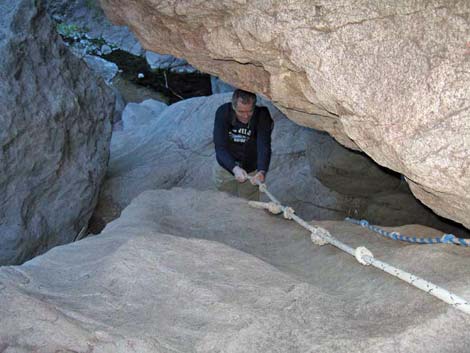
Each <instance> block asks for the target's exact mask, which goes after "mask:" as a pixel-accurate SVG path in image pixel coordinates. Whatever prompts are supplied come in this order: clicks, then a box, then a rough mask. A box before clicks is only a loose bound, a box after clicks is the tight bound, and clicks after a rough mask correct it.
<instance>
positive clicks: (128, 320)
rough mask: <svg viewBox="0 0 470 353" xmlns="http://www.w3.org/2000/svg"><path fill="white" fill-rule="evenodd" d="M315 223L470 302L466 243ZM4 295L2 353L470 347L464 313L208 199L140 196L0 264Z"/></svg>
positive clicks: (282, 225)
mask: <svg viewBox="0 0 470 353" xmlns="http://www.w3.org/2000/svg"><path fill="white" fill-rule="evenodd" d="M319 225H321V226H323V227H326V228H327V229H329V231H330V232H331V234H332V235H333V236H335V237H336V238H338V239H339V240H340V241H343V242H345V243H346V244H348V245H350V246H352V247H356V246H359V245H364V244H367V247H368V248H369V249H370V250H371V251H372V252H373V253H374V255H375V257H376V258H377V259H379V260H382V261H385V262H388V263H391V264H393V265H395V266H397V267H399V268H402V269H406V270H407V271H410V272H412V273H415V274H419V275H420V276H422V277H424V278H425V279H427V280H430V281H433V282H435V283H436V284H438V285H441V286H443V287H445V288H447V289H449V290H451V291H453V292H456V293H458V294H459V295H460V296H462V297H464V298H469V297H470V290H469V286H468V283H469V281H470V275H469V272H468V264H467V256H466V249H465V248H462V247H457V246H453V245H443V244H441V245H434V246H433V247H427V246H421V245H411V244H404V243H398V242H393V241H391V240H388V239H384V238H380V237H379V236H377V235H376V234H374V233H370V232H368V231H365V230H364V229H363V228H361V227H359V226H356V225H352V224H345V223H344V222H324V223H321V224H319ZM415 231H418V232H420V231H421V232H425V233H427V234H429V233H430V231H431V230H429V229H425V228H423V227H421V228H415ZM410 254H413V256H410ZM423 259H428V260H423ZM444 269H445V270H444ZM0 293H1V295H0V317H1V318H2V324H1V325H0V349H2V351H4V352H37V353H50V352H96V353H105V352H113V353H121V352H122V353H133V352H134V353H150V352H152V353H154V352H207V353H211V352H214V353H215V352H240V353H245V352H250V353H257V352H260V353H261V352H263V353H264V352H291V353H305V352H325V353H327V352H332V353H333V352H334V353H343V352H344V353H345V352H348V353H355V352H357V353H359V352H360V353H379V352H380V353H392V352H414V353H421V352H422V353H441V352H449V353H450V352H455V353H457V352H466V350H467V347H468V346H469V345H470V337H469V335H468V334H467V331H468V329H467V328H468V325H470V316H468V315H467V314H464V313H462V312H460V311H458V310H457V309H455V308H453V307H451V306H449V305H448V304H445V303H443V302H442V301H439V300H437V299H436V298H435V297H432V296H430V295H428V294H426V293H425V292H423V291H419V290H418V289H416V288H413V287H411V286H409V285H408V284H406V283H404V282H402V281H399V280H397V279H395V278H393V277H391V276H390V275H388V274H386V273H385V272H382V271H379V270H378V269H375V268H372V267H371V266H368V267H366V266H362V265H360V264H359V263H358V262H357V261H356V259H355V258H354V257H352V256H350V255H348V254H346V253H344V252H341V251H339V250H338V249H336V248H334V247H332V246H329V245H326V246H323V247H319V246H316V245H314V244H312V243H311V241H310V237H309V234H308V232H306V231H305V230H303V229H301V228H299V227H298V226H297V225H296V224H295V223H293V222H291V221H287V220H285V219H283V218H282V217H275V216H272V215H269V214H267V213H265V212H264V211H262V210H255V209H251V208H250V207H248V205H247V203H246V201H244V200H241V199H238V198H233V197H229V196H228V195H226V194H223V193H218V192H213V191H205V192H201V191H195V190H190V189H173V190H169V191H168V190H158V191H147V192H145V193H142V194H141V195H140V196H139V197H137V198H136V199H134V200H133V201H132V204H131V205H130V206H129V207H128V208H126V209H125V210H124V212H123V214H122V216H121V218H120V219H118V220H116V221H114V222H113V223H111V224H109V225H108V226H107V227H106V229H105V230H104V232H103V233H102V234H101V235H100V236H96V237H92V238H87V239H84V240H82V241H79V242H76V243H73V244H69V245H65V246H61V247H56V248H54V249H52V250H51V251H49V252H48V253H47V254H45V255H42V256H39V257H36V258H35V259H33V260H31V261H29V262H27V263H25V264H24V265H22V266H10V267H3V268H0Z"/></svg>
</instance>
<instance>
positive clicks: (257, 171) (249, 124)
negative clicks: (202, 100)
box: [214, 89, 273, 200]
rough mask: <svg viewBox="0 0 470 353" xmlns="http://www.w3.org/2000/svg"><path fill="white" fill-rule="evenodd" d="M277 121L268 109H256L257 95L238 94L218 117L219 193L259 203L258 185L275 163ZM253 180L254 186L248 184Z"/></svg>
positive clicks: (216, 179) (216, 171) (220, 109)
mask: <svg viewBox="0 0 470 353" xmlns="http://www.w3.org/2000/svg"><path fill="white" fill-rule="evenodd" d="M272 128H273V121H272V119H271V115H270V114H269V111H268V109H267V108H266V107H257V106H256V95H255V94H253V93H250V92H247V91H243V90H240V89H237V90H235V92H233V96H232V102H231V103H226V104H223V105H221V106H220V107H219V108H218V109H217V112H216V113H215V122H214V144H215V153H216V158H217V162H218V164H217V165H216V166H215V168H214V177H215V182H216V185H217V189H219V190H221V191H226V192H228V193H230V194H233V195H236V196H239V197H243V198H246V199H249V200H258V199H259V191H258V187H257V186H256V181H259V182H264V180H265V178H266V173H267V172H268V169H269V163H270V161H271V131H272ZM248 175H250V176H252V177H253V179H252V181H251V183H249V182H247V180H248Z"/></svg>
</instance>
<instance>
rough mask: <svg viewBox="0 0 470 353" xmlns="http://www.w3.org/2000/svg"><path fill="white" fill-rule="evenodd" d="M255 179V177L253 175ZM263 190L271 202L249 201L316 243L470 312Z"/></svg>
mask: <svg viewBox="0 0 470 353" xmlns="http://www.w3.org/2000/svg"><path fill="white" fill-rule="evenodd" d="M250 179H251V178H250ZM258 186H259V190H260V192H263V193H265V194H266V195H267V196H268V197H269V199H270V200H271V202H257V201H249V202H248V204H249V205H250V206H252V207H255V208H262V209H266V210H269V211H270V212H271V213H274V214H280V213H282V214H283V216H284V218H286V219H291V220H293V221H295V222H296V223H298V224H300V225H301V226H302V227H304V228H305V229H307V230H308V231H309V232H310V237H311V239H312V242H313V243H314V244H317V245H325V244H331V245H333V246H335V247H337V248H338V249H340V250H343V251H344V252H346V253H348V254H350V255H352V256H354V257H355V258H356V260H357V261H358V262H359V263H360V264H362V265H365V266H368V265H372V266H374V267H375V268H378V269H379V270H382V271H384V272H387V273H388V274H390V275H392V276H394V277H397V278H399V279H401V280H403V281H405V282H407V283H409V284H411V285H413V286H414V287H416V288H418V289H421V290H422V291H424V292H426V293H428V294H431V295H433V296H434V297H436V298H439V299H440V300H442V301H444V302H446V303H448V304H450V305H452V306H453V307H455V308H456V309H458V310H461V311H463V312H465V313H467V314H470V303H469V302H468V301H467V300H465V299H463V298H461V297H459V296H457V295H455V294H453V293H451V292H449V291H448V290H446V289H444V288H442V287H439V286H437V285H435V284H433V283H431V282H429V281H426V280H424V279H422V278H420V277H418V276H415V275H413V274H411V273H408V272H406V271H403V270H400V269H398V268H396V267H394V266H391V265H389V264H387V263H385V262H382V261H379V260H377V259H375V258H374V255H373V254H372V253H371V252H370V251H369V250H368V249H367V248H365V247H363V246H360V247H357V248H355V249H354V248H351V247H350V246H348V245H346V244H344V243H342V242H340V241H339V240H337V239H335V238H334V237H332V236H331V234H330V233H329V232H328V231H327V230H326V229H324V228H321V227H317V226H313V225H310V224H308V223H307V222H305V221H304V220H303V219H302V218H300V217H299V216H297V215H296V214H295V211H294V210H293V209H292V208H291V207H287V206H283V205H282V204H281V203H280V202H279V201H278V200H277V199H276V198H275V197H274V196H273V195H272V194H271V193H270V192H269V191H268V189H267V187H266V184H263V183H258Z"/></svg>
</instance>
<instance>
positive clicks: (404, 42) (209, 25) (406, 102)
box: [101, 0, 470, 228]
mask: <svg viewBox="0 0 470 353" xmlns="http://www.w3.org/2000/svg"><path fill="white" fill-rule="evenodd" d="M101 4H102V6H103V8H104V9H105V12H106V13H107V15H108V16H109V18H110V19H111V20H112V21H114V22H116V23H118V24H122V25H128V26H129V27H130V28H131V29H132V30H133V32H134V33H135V34H136V36H137V37H138V39H139V41H140V42H141V44H142V46H143V47H144V48H145V49H148V50H154V51H156V52H165V53H171V54H173V55H175V56H177V57H184V58H185V59H187V61H188V62H189V63H190V64H192V65H193V66H195V67H197V68H198V69H199V70H201V71H204V72H208V73H211V74H213V75H216V76H218V77H220V78H221V79H223V80H224V81H226V82H228V83H230V84H232V85H234V86H238V87H242V88H245V89H248V90H251V91H255V92H258V93H261V94H263V95H265V96H266V97H268V98H270V99H271V100H272V101H273V102H274V103H275V104H276V105H277V107H278V108H280V109H281V110H282V111H283V112H285V113H286V114H287V116H288V117H289V118H290V119H292V120H294V121H296V122H298V123H300V124H303V125H306V126H310V127H314V128H317V129H320V130H325V131H328V132H329V133H330V134H331V135H332V136H334V137H335V138H336V139H337V140H338V141H339V142H341V143H342V144H344V145H345V146H348V147H351V148H355V149H360V150H362V151H364V152H365V153H367V154H368V155H369V156H371V157H372V158H373V159H374V160H375V161H376V162H377V163H379V164H381V165H383V166H385V167H387V168H390V169H393V170H395V171H397V172H399V173H401V174H403V175H404V176H405V177H406V179H407V181H408V183H409V184H410V186H411V189H412V191H413V193H414V194H415V195H416V196H417V197H418V198H419V199H420V200H421V201H423V202H424V203H425V204H426V205H428V206H429V207H431V208H432V209H433V210H434V211H435V212H437V213H438V214H440V215H443V216H445V217H447V218H451V219H453V220H455V221H457V222H461V223H463V224H464V225H465V226H466V227H467V228H468V227H470V222H469V219H470V193H469V191H468V190H470V168H469V166H470V165H469V163H470V119H469V110H470V106H469V104H468V97H470V42H469V41H470V16H469V13H470V3H469V2H468V1H466V0H462V1H453V2H452V3H451V4H449V3H448V2H447V1H443V0H432V1H414V2H410V1H398V2H393V3H388V2H387V3H386V2H380V3H377V2H376V1H371V0H361V1H352V0H335V1H329V2H325V1H319V2H317V3H315V4H313V5H312V2H310V1H293V2H292V1H275V0H274V1H252V2H246V1H244V0H240V1H228V0H225V1H219V0H212V1H204V2H200V1H170V0H168V1H160V2H158V3H155V2H153V1H150V0H143V1H122V0H101Z"/></svg>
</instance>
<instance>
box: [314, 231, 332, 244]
mask: <svg viewBox="0 0 470 353" xmlns="http://www.w3.org/2000/svg"><path fill="white" fill-rule="evenodd" d="M325 236H330V233H329V232H328V231H327V230H326V229H323V228H318V227H315V228H313V229H312V232H311V233H310V239H312V243H313V244H315V245H320V246H321V245H325V244H328V241H326V240H325Z"/></svg>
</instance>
